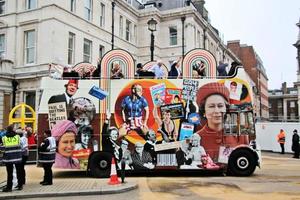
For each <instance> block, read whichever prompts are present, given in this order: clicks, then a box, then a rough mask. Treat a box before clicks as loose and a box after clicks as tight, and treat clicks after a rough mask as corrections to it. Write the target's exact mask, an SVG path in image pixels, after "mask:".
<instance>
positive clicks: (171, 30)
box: [169, 26, 177, 46]
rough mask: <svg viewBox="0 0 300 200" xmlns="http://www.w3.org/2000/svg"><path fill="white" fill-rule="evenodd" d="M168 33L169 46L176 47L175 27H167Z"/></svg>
mask: <svg viewBox="0 0 300 200" xmlns="http://www.w3.org/2000/svg"><path fill="white" fill-rule="evenodd" d="M169 33H170V45H171V46H173V45H177V27H176V26H172V27H169Z"/></svg>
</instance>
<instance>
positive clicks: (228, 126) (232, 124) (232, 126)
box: [224, 113, 238, 134]
mask: <svg viewBox="0 0 300 200" xmlns="http://www.w3.org/2000/svg"><path fill="white" fill-rule="evenodd" d="M224 129H225V130H224V132H225V134H237V130H238V129H237V114H236V113H227V114H226V117H225V123H224Z"/></svg>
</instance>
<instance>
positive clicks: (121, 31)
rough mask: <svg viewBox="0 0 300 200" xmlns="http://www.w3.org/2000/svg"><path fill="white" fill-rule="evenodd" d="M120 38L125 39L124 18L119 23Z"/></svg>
mask: <svg viewBox="0 0 300 200" xmlns="http://www.w3.org/2000/svg"><path fill="white" fill-rule="evenodd" d="M119 23H120V24H119V28H120V29H119V36H120V38H123V17H122V16H120V22H119Z"/></svg>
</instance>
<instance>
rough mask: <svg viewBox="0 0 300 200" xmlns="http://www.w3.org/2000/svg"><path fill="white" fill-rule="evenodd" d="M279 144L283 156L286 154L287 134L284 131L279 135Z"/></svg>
mask: <svg viewBox="0 0 300 200" xmlns="http://www.w3.org/2000/svg"><path fill="white" fill-rule="evenodd" d="M277 142H278V143H279V144H280V148H281V154H284V144H285V132H284V130H283V129H280V132H279V133H278V135H277Z"/></svg>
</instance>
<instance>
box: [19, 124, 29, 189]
mask: <svg viewBox="0 0 300 200" xmlns="http://www.w3.org/2000/svg"><path fill="white" fill-rule="evenodd" d="M16 133H17V134H18V135H19V136H20V139H21V149H22V163H21V169H22V170H21V172H22V175H21V177H22V180H21V182H22V184H23V185H25V183H26V171H25V164H26V162H27V160H28V156H29V149H28V139H27V137H26V135H25V133H26V131H25V130H23V129H21V128H19V129H17V130H16Z"/></svg>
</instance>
